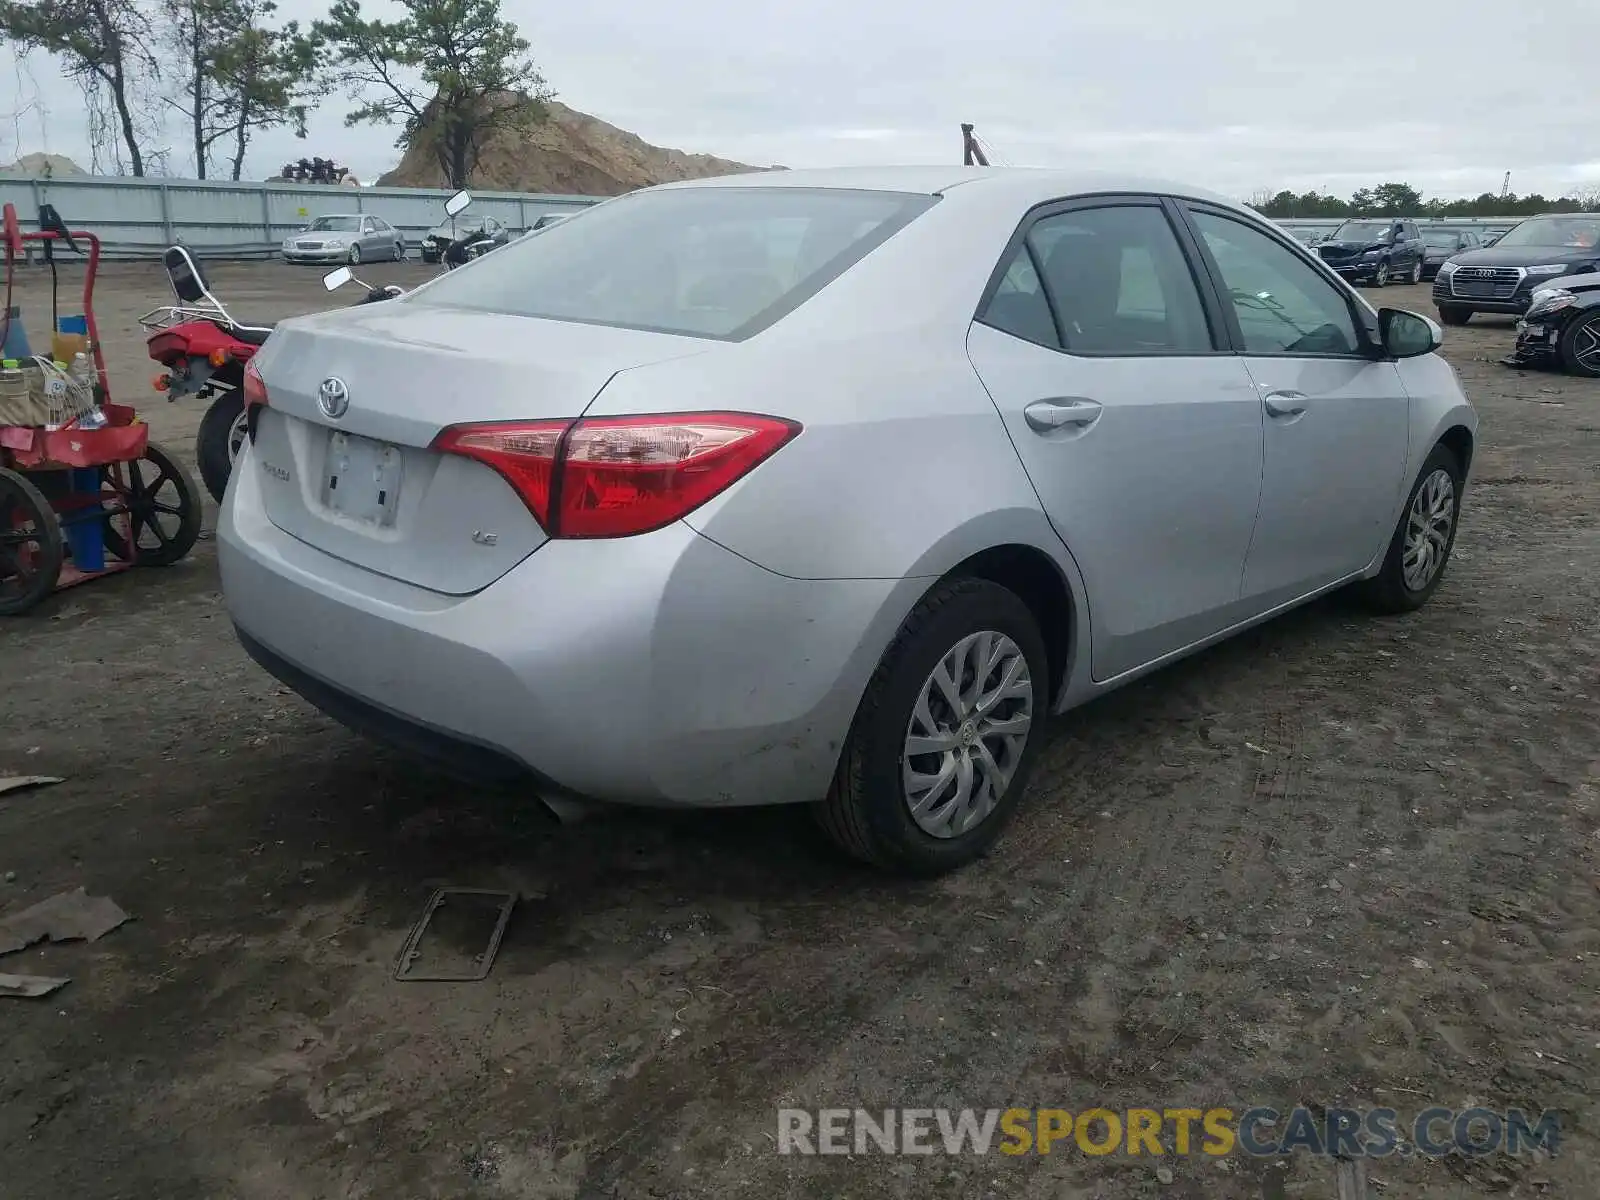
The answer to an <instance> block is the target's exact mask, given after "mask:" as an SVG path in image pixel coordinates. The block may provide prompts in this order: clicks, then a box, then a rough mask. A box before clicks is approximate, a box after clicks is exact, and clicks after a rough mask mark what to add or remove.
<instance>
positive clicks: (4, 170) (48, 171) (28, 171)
mask: <svg viewBox="0 0 1600 1200" xmlns="http://www.w3.org/2000/svg"><path fill="white" fill-rule="evenodd" d="M88 173H89V172H87V171H85V170H84V169H83V168H82V167H80V166H79V165H78V164H77V163H75V162H73V161H72V160H71V159H70V158H68V157H67V156H66V155H64V154H24V155H23V156H22V157H21V158H19V159H17V161H16V162H14V163H9V164H7V165H6V166H3V167H0V175H27V176H29V177H30V178H38V179H60V178H62V177H63V176H65V175H87V174H88Z"/></svg>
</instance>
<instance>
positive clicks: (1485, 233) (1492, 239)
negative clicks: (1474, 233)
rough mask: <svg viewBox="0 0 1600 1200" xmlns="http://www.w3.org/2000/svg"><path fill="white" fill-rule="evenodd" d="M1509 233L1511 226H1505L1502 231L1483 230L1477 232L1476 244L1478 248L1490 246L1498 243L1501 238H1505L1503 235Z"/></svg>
mask: <svg viewBox="0 0 1600 1200" xmlns="http://www.w3.org/2000/svg"><path fill="white" fill-rule="evenodd" d="M1510 232H1511V226H1509V225H1508V226H1506V227H1505V228H1504V229H1485V230H1481V231H1480V232H1479V234H1478V244H1479V245H1480V246H1484V247H1488V246H1492V245H1494V244H1495V243H1496V242H1498V241H1499V240H1500V239H1501V238H1503V237H1505V235H1506V234H1508V233H1510Z"/></svg>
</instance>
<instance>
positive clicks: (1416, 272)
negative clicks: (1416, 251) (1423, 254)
mask: <svg viewBox="0 0 1600 1200" xmlns="http://www.w3.org/2000/svg"><path fill="white" fill-rule="evenodd" d="M1411 282H1412V283H1413V284H1418V283H1421V282H1422V260H1421V259H1420V258H1419V259H1417V261H1416V263H1415V264H1414V265H1413V266H1412V268H1411Z"/></svg>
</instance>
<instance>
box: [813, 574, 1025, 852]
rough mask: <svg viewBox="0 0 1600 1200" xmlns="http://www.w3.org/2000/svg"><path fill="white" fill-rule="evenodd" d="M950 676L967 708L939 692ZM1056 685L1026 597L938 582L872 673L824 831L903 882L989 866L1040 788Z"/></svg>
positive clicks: (822, 814)
mask: <svg viewBox="0 0 1600 1200" xmlns="http://www.w3.org/2000/svg"><path fill="white" fill-rule="evenodd" d="M969 655H970V656H971V657H970V659H969ZM979 662H981V663H982V666H981V667H979V666H977V664H978V663H979ZM951 668H953V669H951ZM947 669H948V670H949V674H948V675H945V676H944V678H945V679H946V680H953V685H954V697H955V701H956V703H955V704H952V703H950V702H947V701H946V700H945V697H946V696H949V695H951V692H949V691H947V690H945V689H944V688H942V687H941V686H940V684H939V676H940V674H941V672H943V671H945V670H947ZM963 672H966V673H963ZM1024 673H1025V677H1024ZM980 675H982V678H979V676H980ZM1048 679H1049V662H1048V657H1047V655H1046V653H1045V646H1044V639H1043V637H1042V636H1041V635H1040V633H1039V626H1038V622H1037V621H1036V620H1035V619H1034V616H1033V613H1032V612H1031V611H1029V609H1028V606H1027V605H1026V604H1024V603H1023V602H1022V600H1021V599H1019V598H1018V597H1017V596H1016V594H1015V593H1013V592H1011V591H1009V590H1007V589H1006V588H1003V587H1001V586H999V585H998V584H995V583H990V582H988V581H986V580H981V579H955V580H951V581H949V582H947V583H942V584H939V585H937V586H936V587H935V588H934V589H933V591H931V592H930V593H929V594H928V595H927V596H925V597H924V598H923V599H922V602H921V603H919V604H918V605H917V607H916V608H915V609H914V610H912V612H911V615H910V616H908V617H907V618H906V620H905V623H904V624H903V625H901V627H900V632H899V634H898V635H897V636H896V637H895V640H894V642H893V643H892V644H891V645H890V646H889V649H888V650H887V651H886V652H885V653H884V656H883V660H882V661H881V662H880V663H879V664H878V669H877V671H876V672H874V673H873V676H872V679H871V681H870V682H869V683H868V685H867V689H866V693H865V695H864V696H863V697H862V700H861V705H860V707H859V708H858V709H857V711H856V716H855V721H854V722H853V723H852V725H851V727H850V734H849V737H848V738H847V740H846V742H845V746H844V751H843V753H841V754H840V756H839V766H838V768H837V770H836V772H835V775H834V780H833V786H832V787H831V788H830V789H829V791H828V796H827V799H825V800H824V801H822V802H821V803H820V804H818V805H816V806H815V815H816V817H817V820H818V823H819V824H820V825H821V826H822V828H823V830H824V831H825V832H826V833H827V834H828V836H829V837H830V838H831V839H832V840H833V841H834V842H835V843H836V844H837V845H838V846H839V847H840V848H841V849H843V850H844V851H845V852H846V853H847V854H850V855H852V856H854V857H855V858H858V859H861V860H862V861H864V862H868V863H871V864H873V865H874V866H877V867H881V868H883V869H885V870H889V871H893V872H896V873H898V874H904V875H913V876H924V877H926V876H933V875H940V874H943V873H944V872H946V871H952V870H955V869H956V868H958V867H962V866H965V865H966V864H968V863H970V862H973V861H974V860H976V859H978V858H980V857H982V856H983V855H984V854H985V853H987V852H988V850H989V848H990V847H991V846H992V845H993V844H994V842H995V839H996V838H998V837H999V836H1000V833H1001V830H1002V829H1003V828H1004V827H1005V824H1006V822H1007V821H1008V820H1009V819H1010V817H1011V815H1012V813H1013V812H1014V811H1015V810H1016V807H1017V804H1018V803H1019V801H1020V800H1021V797H1022V793H1023V791H1024V790H1025V789H1026V787H1027V783H1028V774H1029V772H1030V770H1031V769H1032V766H1033V761H1034V758H1035V754H1036V751H1037V749H1038V746H1039V743H1040V741H1042V738H1043V735H1042V732H1041V730H1042V727H1043V723H1044V720H1045V717H1046V710H1047V707H1048V704H1049V698H1050V689H1049V686H1048ZM957 705H959V707H957ZM1019 730H1020V733H1021V737H1020V744H1018V741H1017V737H1018V731H1019ZM914 743H921V744H923V745H925V746H927V747H928V749H925V750H923V751H912V750H911V746H912V745H913V744H914ZM908 752H909V753H908ZM934 780H938V781H939V782H933V781H934ZM996 784H998V786H996ZM913 796H915V797H916V799H917V800H918V801H920V804H919V807H920V809H921V814H920V816H919V815H917V814H914V813H913V809H912V804H913V799H912V797H913ZM969 805H970V807H969ZM941 814H943V815H941ZM941 820H942V821H944V822H947V824H946V825H945V826H944V827H943V828H939V826H940V823H941ZM969 822H970V823H969ZM931 829H936V830H937V831H930V830H931Z"/></svg>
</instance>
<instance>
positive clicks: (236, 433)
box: [228, 409, 250, 464]
mask: <svg viewBox="0 0 1600 1200" xmlns="http://www.w3.org/2000/svg"><path fill="white" fill-rule="evenodd" d="M249 436H250V411H249V410H248V409H246V410H244V411H243V412H241V413H240V414H239V415H238V416H237V417H235V418H234V419H233V424H232V425H229V426H228V462H229V463H230V464H232V463H236V462H238V461H239V452H240V451H241V450H243V449H244V443H245V439H246V438H248V437H249Z"/></svg>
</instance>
